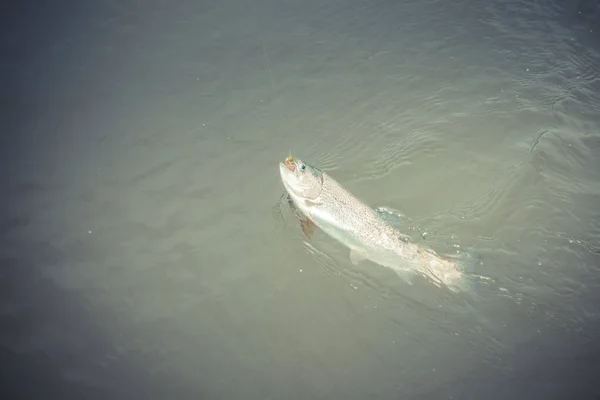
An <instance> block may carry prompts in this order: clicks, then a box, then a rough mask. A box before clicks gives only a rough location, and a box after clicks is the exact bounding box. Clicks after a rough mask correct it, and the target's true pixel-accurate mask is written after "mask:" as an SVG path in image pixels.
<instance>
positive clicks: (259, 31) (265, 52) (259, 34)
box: [254, 3, 275, 91]
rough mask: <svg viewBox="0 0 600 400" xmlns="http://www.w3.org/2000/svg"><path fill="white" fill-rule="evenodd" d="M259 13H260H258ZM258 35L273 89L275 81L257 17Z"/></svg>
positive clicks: (255, 5)
mask: <svg viewBox="0 0 600 400" xmlns="http://www.w3.org/2000/svg"><path fill="white" fill-rule="evenodd" d="M254 8H255V9H256V8H257V4H256V3H254ZM258 15H260V13H258ZM258 36H259V37H260V43H261V44H262V49H263V54H264V55H265V61H266V62H267V69H268V70H269V79H270V81H271V88H272V89H273V91H274V90H275V82H274V81H273V72H272V71H271V63H270V62H269V56H268V54H267V46H265V39H264V37H263V32H262V27H261V24H260V18H259V19H258Z"/></svg>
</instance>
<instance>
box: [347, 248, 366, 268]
mask: <svg viewBox="0 0 600 400" xmlns="http://www.w3.org/2000/svg"><path fill="white" fill-rule="evenodd" d="M366 259H367V255H366V254H365V253H363V252H362V251H359V250H354V249H351V250H350V261H351V262H352V264H354V265H357V264H358V263H360V262H361V261H364V260H366Z"/></svg>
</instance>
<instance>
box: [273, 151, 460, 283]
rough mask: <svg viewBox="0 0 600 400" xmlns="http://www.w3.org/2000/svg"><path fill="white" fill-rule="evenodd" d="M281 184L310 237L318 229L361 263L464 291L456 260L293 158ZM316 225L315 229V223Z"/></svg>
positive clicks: (284, 165) (284, 167) (286, 163)
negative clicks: (424, 244)
mask: <svg viewBox="0 0 600 400" xmlns="http://www.w3.org/2000/svg"><path fill="white" fill-rule="evenodd" d="M279 171H280V173H281V180H282V182H283V185H284V186H285V189H286V191H287V192H288V194H289V196H290V198H291V199H292V201H293V204H294V205H295V207H296V208H297V209H298V210H299V211H300V213H301V214H302V217H303V218H304V220H303V221H302V228H303V230H304V232H305V233H306V234H307V235H309V236H310V234H311V233H312V231H314V228H315V226H316V227H319V228H320V229H321V230H323V231H324V232H325V233H327V234H328V235H329V236H331V237H333V238H334V239H336V240H338V241H339V242H340V243H342V244H343V245H344V246H346V247H348V248H349V249H350V260H351V262H352V263H353V264H354V265H356V264H358V263H359V262H361V261H363V260H366V259H368V260H371V261H373V262H375V263H377V264H379V265H382V266H385V267H388V268H391V269H393V270H395V271H396V272H398V273H400V272H402V271H414V272H417V273H420V274H421V275H423V276H425V277H426V278H429V279H430V280H432V281H433V282H434V283H435V284H437V285H438V286H439V285H446V286H447V287H450V288H452V287H460V286H462V285H461V281H462V279H463V273H462V272H461V271H460V268H459V266H458V264H457V263H456V262H453V261H451V260H445V259H443V258H441V257H439V256H438V255H437V254H436V253H435V252H434V251H433V250H430V249H427V248H424V247H422V246H419V245H417V244H415V243H411V241H410V238H409V237H408V236H406V235H403V234H402V233H400V232H399V231H398V230H396V229H395V228H394V227H393V226H392V225H390V223H389V222H387V221H386V220H385V219H384V218H382V216H381V215H380V214H379V213H378V212H377V211H375V210H374V209H373V208H371V207H369V206H368V205H366V204H365V203H363V202H362V201H360V200H359V199H358V198H356V197H355V196H354V195H352V194H351V193H350V192H349V191H348V190H346V189H345V188H344V187H342V185H340V184H339V183H338V182H337V181H336V180H335V179H333V178H332V177H331V176H329V175H327V174H326V173H324V172H323V171H321V170H319V169H317V168H315V167H313V166H310V165H308V164H306V163H304V162H302V161H301V160H299V159H295V158H294V157H293V156H292V155H290V156H289V157H287V158H286V159H285V161H284V162H282V163H280V164H279ZM313 224H314V225H313Z"/></svg>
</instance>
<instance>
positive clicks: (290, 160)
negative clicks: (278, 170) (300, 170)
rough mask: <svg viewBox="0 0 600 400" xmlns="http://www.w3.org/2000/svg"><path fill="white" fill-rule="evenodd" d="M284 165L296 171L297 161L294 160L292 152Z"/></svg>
mask: <svg viewBox="0 0 600 400" xmlns="http://www.w3.org/2000/svg"><path fill="white" fill-rule="evenodd" d="M283 165H284V166H285V167H286V168H287V169H289V170H290V171H292V172H296V161H295V160H294V156H292V155H291V154H290V155H289V156H287V157H286V159H285V161H284V162H283Z"/></svg>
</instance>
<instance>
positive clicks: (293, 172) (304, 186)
mask: <svg viewBox="0 0 600 400" xmlns="http://www.w3.org/2000/svg"><path fill="white" fill-rule="evenodd" d="M279 172H280V173H281V180H282V181H283V185H284V186H285V188H286V189H287V191H288V192H289V193H290V194H292V195H295V196H297V197H299V198H301V199H305V200H316V199H317V198H318V197H319V196H320V195H321V191H322V190H323V173H322V172H321V171H320V170H319V169H317V168H315V167H312V166H310V165H308V164H306V163H304V162H303V161H302V160H300V159H298V158H294V157H293V156H292V155H291V154H290V155H289V156H288V157H287V158H286V159H285V161H284V162H282V163H279Z"/></svg>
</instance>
